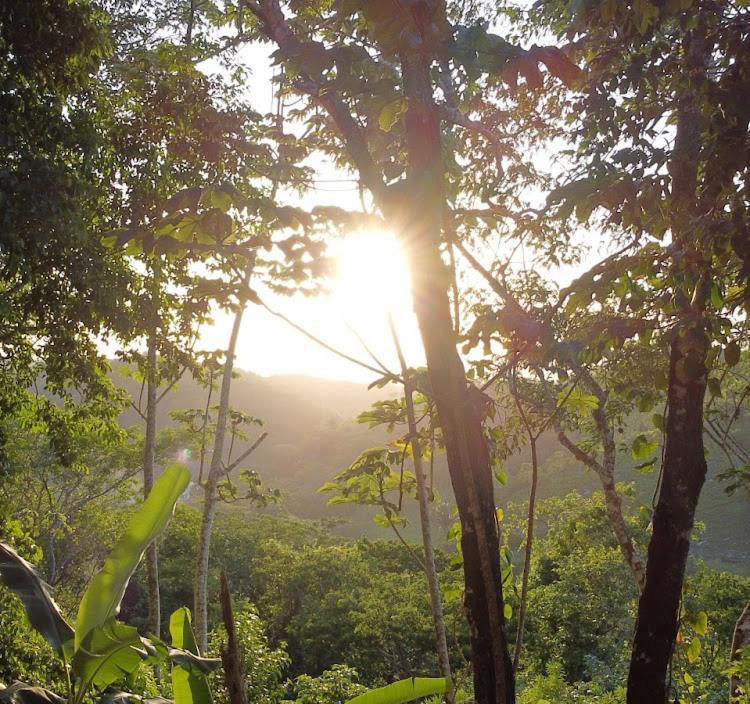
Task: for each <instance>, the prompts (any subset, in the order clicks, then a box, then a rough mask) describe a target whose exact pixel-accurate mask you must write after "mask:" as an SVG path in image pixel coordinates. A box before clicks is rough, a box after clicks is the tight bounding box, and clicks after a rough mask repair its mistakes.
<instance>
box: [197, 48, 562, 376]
mask: <svg viewBox="0 0 750 704" xmlns="http://www.w3.org/2000/svg"><path fill="white" fill-rule="evenodd" d="M271 50H272V49H271V47H270V45H259V44H255V45H249V46H247V47H245V49H244V50H243V51H244V54H243V59H244V60H245V62H246V64H247V65H248V66H250V67H251V70H252V75H253V78H252V81H251V82H250V83H249V85H248V90H249V95H250V96H251V101H252V102H253V104H254V107H255V108H256V109H257V110H259V111H261V112H266V111H269V110H273V109H275V103H274V100H273V89H272V73H273V68H272V65H271V59H270V56H269V54H270V52H271ZM207 70H208V71H212V70H221V69H220V68H219V67H218V66H207ZM287 129H290V130H293V129H294V126H293V125H292V126H287ZM542 158H548V157H547V156H545V155H542ZM311 165H312V166H314V167H315V170H316V181H315V182H314V187H313V189H312V190H311V191H310V192H309V193H308V194H306V195H305V196H304V198H303V199H302V200H301V201H297V202H294V203H293V204H294V205H299V206H302V207H305V208H311V207H313V206H314V205H336V206H339V207H343V208H350V209H353V210H361V203H360V199H359V191H358V187H357V182H356V180H354V178H355V177H354V176H353V175H352V174H349V173H342V172H341V171H338V170H336V169H335V168H334V167H332V166H331V165H329V164H327V163H325V162H324V161H322V160H318V161H315V162H314V163H313V164H311ZM329 253H330V254H331V255H333V256H335V257H338V260H339V271H338V275H337V276H336V277H335V278H334V279H332V280H331V281H330V282H329V285H330V289H331V292H330V294H327V295H321V296H318V297H315V298H306V297H304V296H301V295H298V296H293V297H291V298H289V297H282V296H275V295H273V294H271V293H264V292H263V291H262V290H261V295H262V297H263V299H264V300H265V301H266V303H268V304H269V305H270V307H271V308H273V309H274V310H276V311H278V312H280V313H282V314H283V315H285V316H286V317H287V318H290V319H291V320H293V321H294V322H296V323H297V324H299V325H301V326H302V327H304V328H305V329H306V330H308V331H309V332H311V333H312V334H314V335H315V336H317V337H319V338H321V339H323V340H325V342H327V343H328V344H330V345H332V346H334V347H336V348H337V349H340V350H342V351H343V352H346V353H347V354H349V355H351V356H354V357H357V358H359V359H362V360H363V361H366V362H368V363H372V360H371V358H370V357H369V355H368V353H367V352H366V351H365V349H364V348H363V346H362V343H361V342H360V340H359V339H358V337H357V336H358V335H359V336H360V337H361V338H362V339H363V341H364V342H365V344H366V345H367V346H368V347H369V348H370V350H371V351H372V352H373V353H374V354H375V355H376V356H377V357H378V358H379V359H380V360H382V361H383V362H384V363H385V364H386V366H388V367H389V368H390V369H392V370H394V371H395V370H396V368H397V365H398V363H397V359H396V355H395V351H394V346H393V342H392V339H391V335H390V332H389V329H388V323H387V319H388V318H387V316H388V310H389V308H390V309H391V310H392V311H393V316H394V320H395V323H396V326H397V328H398V331H399V336H400V338H401V344H402V347H403V348H404V352H405V355H406V360H407V363H408V364H410V365H412V366H419V365H421V364H423V363H424V353H423V350H422V344H421V340H420V338H419V333H418V330H417V325H416V320H415V318H414V315H413V313H412V303H411V296H410V292H409V284H408V275H407V272H406V267H405V262H404V260H403V257H402V254H401V252H400V249H399V246H398V244H397V242H396V241H395V238H394V237H393V236H392V235H390V234H389V233H387V232H375V231H370V232H353V233H351V234H350V235H349V236H348V237H346V238H345V239H343V240H332V242H331V244H330V247H329ZM498 254H499V255H500V256H502V253H501V252H500V253H498ZM558 273H559V274H560V279H559V281H562V280H563V279H569V278H570V276H571V274H572V272H567V275H565V274H564V273H563V272H562V271H561V272H558ZM230 326H231V317H230V315H228V314H226V313H223V312H221V311H218V312H217V314H216V317H215V322H214V324H213V325H211V326H207V327H206V328H205V329H204V330H203V331H202V345H203V346H204V347H206V348H219V347H224V346H226V342H227V340H228V337H229V329H230ZM237 366H238V367H239V368H241V369H244V370H247V371H251V372H254V373H256V374H261V375H263V376H269V375H273V374H307V375H310V376H318V377H326V378H332V379H348V380H352V381H360V382H365V383H368V382H370V381H372V380H373V379H374V378H375V375H374V374H373V373H372V372H369V371H367V370H366V369H363V368H361V367H358V366H357V365H355V364H352V363H351V362H348V361H346V360H343V359H341V358H340V357H337V356H335V355H334V354H332V353H331V352H329V351H327V350H325V349H323V348H322V347H320V346H318V345H316V344H315V343H314V342H312V341H310V340H309V339H307V338H306V337H305V336H304V335H302V334H301V333H299V332H298V331H296V330H294V329H293V328H291V327H290V326H289V325H288V324H287V323H285V322H284V321H282V320H280V319H279V318H276V317H274V316H272V315H271V314H270V313H268V312H267V311H266V310H264V309H263V308H260V307H259V306H255V305H250V307H249V308H248V310H247V312H246V314H245V318H244V320H243V327H242V331H241V335H240V341H239V347H238V353H237Z"/></svg>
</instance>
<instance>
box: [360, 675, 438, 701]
mask: <svg viewBox="0 0 750 704" xmlns="http://www.w3.org/2000/svg"><path fill="white" fill-rule="evenodd" d="M450 688H451V681H450V679H449V678H447V677H412V678H410V679H408V680H399V681H398V682H394V683H393V684H389V685H386V686H385V687H378V688H377V689H371V690H369V691H368V692H365V693H364V694H360V695H359V696H358V697H354V699H350V700H349V701H348V702H347V704H405V702H411V701H414V700H415V699H420V698H422V697H431V696H433V695H435V694H444V693H445V692H447V691H449V690H450Z"/></svg>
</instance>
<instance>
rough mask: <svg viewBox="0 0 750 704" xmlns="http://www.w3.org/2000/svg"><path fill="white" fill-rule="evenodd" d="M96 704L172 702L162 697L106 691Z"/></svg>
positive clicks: (160, 703) (112, 690)
mask: <svg viewBox="0 0 750 704" xmlns="http://www.w3.org/2000/svg"><path fill="white" fill-rule="evenodd" d="M97 704H174V701H173V700H172V699H164V698H163V697H142V696H141V695H140V694H133V693H132V692H121V691H119V690H114V689H108V690H107V691H106V692H104V693H103V694H102V695H101V696H100V697H99V699H97Z"/></svg>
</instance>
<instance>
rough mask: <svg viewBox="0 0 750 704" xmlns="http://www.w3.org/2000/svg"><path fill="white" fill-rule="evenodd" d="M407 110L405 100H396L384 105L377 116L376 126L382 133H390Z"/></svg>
mask: <svg viewBox="0 0 750 704" xmlns="http://www.w3.org/2000/svg"><path fill="white" fill-rule="evenodd" d="M406 108H407V102H406V99H405V98H397V99H396V100H391V102H389V103H386V104H385V105H384V106H383V108H382V109H381V111H380V114H379V115H378V125H380V129H381V130H383V132H390V131H391V129H392V128H393V125H395V124H396V123H397V122H398V120H399V118H400V117H401V113H403V112H404V111H405V110H406Z"/></svg>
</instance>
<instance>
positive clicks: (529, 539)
mask: <svg viewBox="0 0 750 704" xmlns="http://www.w3.org/2000/svg"><path fill="white" fill-rule="evenodd" d="M529 442H530V444H531V490H530V491H529V511H528V516H527V518H526V550H525V552H524V559H523V577H522V578H521V602H520V604H519V606H518V630H517V631H516V647H515V650H514V651H513V669H514V670H515V671H516V672H517V671H518V663H519V662H520V661H521V652H522V651H523V631H524V626H525V625H526V609H527V607H528V601H529V574H530V573H531V553H532V549H533V546H534V518H535V511H536V489H537V484H538V482H539V460H538V458H537V451H536V437H534V436H533V435H532V434H531V432H529Z"/></svg>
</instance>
